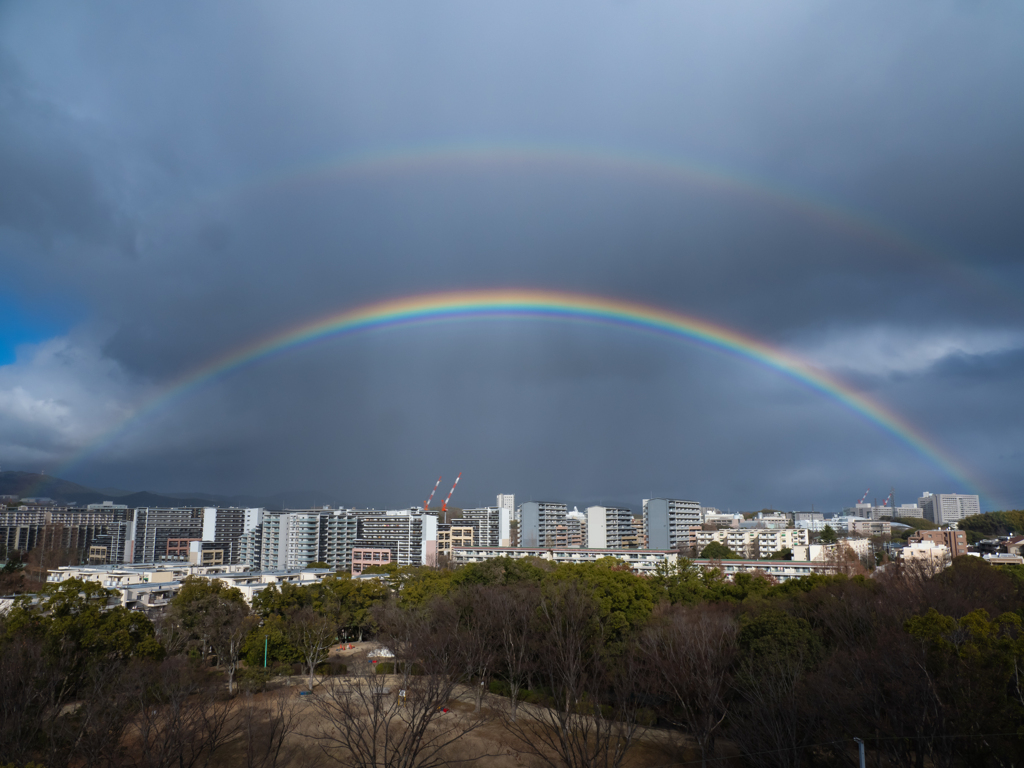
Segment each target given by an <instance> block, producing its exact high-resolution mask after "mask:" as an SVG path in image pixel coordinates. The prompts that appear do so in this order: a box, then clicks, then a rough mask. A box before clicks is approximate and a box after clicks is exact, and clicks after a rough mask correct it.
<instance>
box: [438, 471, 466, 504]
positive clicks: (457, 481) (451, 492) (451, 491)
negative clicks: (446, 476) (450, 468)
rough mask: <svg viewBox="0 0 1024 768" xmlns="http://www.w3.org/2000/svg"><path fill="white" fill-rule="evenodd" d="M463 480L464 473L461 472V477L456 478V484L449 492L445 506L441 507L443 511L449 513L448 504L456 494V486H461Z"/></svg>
mask: <svg viewBox="0 0 1024 768" xmlns="http://www.w3.org/2000/svg"><path fill="white" fill-rule="evenodd" d="M461 479H462V473H461V472H459V476H458V477H456V478H455V483H454V484H453V485H452V489H451V490H450V491H448V498H447V499H445V500H444V504H442V505H441V511H442V512H447V511H448V502H449V501H451V500H452V494H453V493H455V486H456V485H458V484H459V480H461Z"/></svg>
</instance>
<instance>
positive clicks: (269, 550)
mask: <svg viewBox="0 0 1024 768" xmlns="http://www.w3.org/2000/svg"><path fill="white" fill-rule="evenodd" d="M358 528H359V519H358V517H357V516H356V514H355V513H354V512H352V511H351V510H345V509H286V510H284V511H282V512H271V511H269V510H267V511H264V513H263V521H262V526H261V533H262V536H261V540H260V542H259V544H258V545H257V543H256V541H255V537H248V536H246V537H245V538H244V540H243V541H241V542H240V550H244V551H245V555H244V557H245V559H244V560H242V562H246V563H248V564H249V565H252V566H253V567H259V568H261V569H266V570H272V569H288V570H292V569H296V568H305V567H307V566H308V565H309V564H310V563H327V565H328V566H329V567H331V568H334V569H335V570H339V571H340V570H345V571H347V570H350V569H351V568H352V548H353V547H354V546H355V544H356V539H357V538H358ZM257 546H258V552H257ZM257 556H258V561H259V562H258V564H257V562H256V560H257Z"/></svg>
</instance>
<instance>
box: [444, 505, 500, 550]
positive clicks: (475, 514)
mask: <svg viewBox="0 0 1024 768" xmlns="http://www.w3.org/2000/svg"><path fill="white" fill-rule="evenodd" d="M508 498H510V499H511V498H513V497H512V496H511V495H510V494H509V495H508ZM511 519H512V513H511V511H510V510H509V509H508V508H507V507H502V506H497V507H478V508H476V509H464V510H462V514H461V515H460V516H459V517H458V518H455V519H453V520H452V521H451V523H452V525H472V526H474V530H475V531H476V546H481V547H510V546H512V543H511V540H510V533H509V525H510V522H511Z"/></svg>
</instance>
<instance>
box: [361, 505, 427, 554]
mask: <svg viewBox="0 0 1024 768" xmlns="http://www.w3.org/2000/svg"><path fill="white" fill-rule="evenodd" d="M355 514H357V515H358V518H359V537H358V541H357V544H358V546H359V547H361V548H373V547H377V548H379V547H382V546H384V547H386V548H389V549H391V551H392V552H393V554H394V558H393V562H396V563H398V565H435V564H436V563H437V515H428V514H425V513H424V512H423V510H421V509H398V510H372V509H368V510H358V511H357V512H356V513H355Z"/></svg>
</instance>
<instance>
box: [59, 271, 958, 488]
mask: <svg viewBox="0 0 1024 768" xmlns="http://www.w3.org/2000/svg"><path fill="white" fill-rule="evenodd" d="M480 317H522V318H550V319H556V320H574V321H584V322H591V323H599V324H606V325H616V326H620V327H626V328H632V329H636V330H639V331H644V332H652V333H659V334H662V335H666V336H670V337H673V338H677V339H683V340H687V341H690V342H695V343H699V344H702V345H704V346H706V347H710V348H713V349H717V350H719V351H722V352H725V353H728V354H732V355H735V356H738V357H740V358H743V359H747V360H750V361H753V362H756V363H758V364H760V365H763V366H765V367H767V368H770V369H774V370H776V371H780V372H782V373H784V374H786V375H788V376H790V377H791V378H793V379H795V380H797V381H799V382H801V383H803V384H804V385H806V386H808V387H810V388H811V389H813V390H816V391H818V392H820V393H822V394H824V395H826V396H828V397H831V398H832V399H834V400H836V401H838V402H839V403H841V404H843V405H844V406H846V407H847V408H849V409H851V410H852V411H854V412H856V413H858V414H860V415H861V416H863V417H865V418H866V419H868V420H869V421H871V422H873V423H875V424H876V425H878V426H879V427H881V428H882V429H884V430H885V431H887V432H888V433H890V434H892V435H893V436H895V437H896V438H898V439H899V440H901V441H903V442H904V443H906V444H907V445H909V446H910V447H912V448H913V449H914V450H915V451H916V452H918V453H919V454H920V455H922V456H923V457H925V458H926V459H928V460H929V461H930V462H932V463H933V464H934V465H936V466H937V467H939V468H940V469H942V471H943V472H944V473H946V474H948V475H949V476H950V477H951V478H953V479H955V480H956V481H958V482H959V483H960V484H961V485H962V486H964V487H965V488H967V489H970V490H974V489H975V488H976V483H975V482H974V481H972V480H971V479H970V477H969V473H968V472H967V471H966V470H965V469H963V468H962V467H960V466H959V465H958V463H957V462H956V460H955V459H954V458H953V457H952V456H949V455H948V454H946V453H945V452H944V451H943V450H942V449H941V448H939V447H938V446H936V445H934V444H933V443H932V441H930V440H929V439H928V438H927V437H926V436H925V435H924V434H923V433H921V432H920V431H919V430H917V429H916V428H915V427H913V426H912V425H911V424H909V423H908V422H907V421H905V420H904V419H902V418H901V417H899V416H898V415H896V414H895V413H893V412H892V411H890V410H889V409H887V408H885V407H884V406H883V405H881V404H880V403H878V402H876V401H874V400H872V399H871V398H869V397H868V396H866V395H864V394H862V393H859V392H857V391H856V390H854V389H853V388H851V387H850V386H848V385H847V384H845V383H844V382H842V381H841V380H840V379H838V378H837V377H835V376H833V375H832V374H830V373H828V372H826V371H823V370H821V369H819V368H816V367H815V366H813V365H812V364H811V363H809V362H808V361H806V360H803V359H802V358H800V357H798V356H797V355H794V354H792V353H790V352H787V351H785V350H783V349H780V348H778V347H774V346H772V345H770V344H767V343H765V342H763V341H760V340H758V339H755V338H753V337H751V336H749V335H746V334H743V333H741V332H739V331H736V330H733V329H729V328H726V327H723V326H721V325H716V324H714V323H710V322H708V321H706V320H702V319H700V318H696V317H691V316H687V315H684V314H681V313H678V312H675V311H670V310H667V309H662V308H657V307H652V306H648V305H644V304H639V303H635V302H630V301H623V300H619V299H612V298H606V297H599V296H588V295H582V294H573V293H565V292H555V291H542V290H474V291H456V292H447V293H433V294H426V295H418V296H408V297H403V298H398V299H389V300H385V301H379V302H375V303H371V304H367V305H363V306H359V307H354V308H351V309H347V310H343V311H341V312H338V313H335V314H332V315H330V316H327V317H323V318H320V319H318V320H315V321H313V322H310V323H306V324H304V325H301V326H298V327H294V328H291V329H289V330H286V331H283V332H281V333H278V334H275V335H273V336H270V337H268V338H263V339H260V340H258V341H255V342H253V343H251V344H249V345H246V346H244V347H242V348H239V349H236V350H234V351H232V352H231V353H229V354H227V355H225V356H222V357H220V358H218V359H216V360H214V361H212V362H210V363H208V364H207V365H204V366H202V367H200V368H198V369H195V370H193V371H192V372H191V373H189V374H187V375H185V376H183V377H181V378H179V379H178V380H177V381H176V382H174V383H173V384H172V385H170V386H169V387H168V388H167V389H166V390H165V391H164V392H163V394H161V395H159V396H158V397H156V398H155V399H153V400H152V401H150V402H149V403H147V404H146V405H144V406H143V407H142V408H140V409H139V410H137V411H136V412H135V413H134V414H133V415H132V416H130V417H129V418H128V419H126V420H125V421H123V422H122V423H120V424H119V425H117V426H116V427H115V428H114V429H112V430H110V431H108V432H107V433H106V434H105V435H104V436H103V437H102V438H101V439H100V440H99V441H96V442H94V443H93V444H92V445H91V446H89V447H88V448H87V449H86V451H85V452H83V453H80V454H79V456H78V457H76V459H74V460H73V461H72V462H69V464H71V463H77V460H78V459H79V458H80V457H82V456H84V455H86V454H88V453H91V452H93V451H95V450H96V449H97V448H99V447H100V446H101V445H103V444H105V443H107V442H109V441H110V440H112V439H113V438H114V437H116V436H117V435H118V434H120V433H121V432H122V431H123V430H124V429H125V427H127V426H128V425H129V424H130V423H133V422H135V421H137V420H139V419H140V418H142V417H144V416H146V415H148V414H152V413H154V412H156V411H158V410H160V409H162V408H164V407H166V406H168V405H169V404H171V403H172V402H174V401H176V400H178V399H180V398H182V397H185V396H187V395H188V394H189V393H190V392H192V391H194V390H195V389H197V388H199V387H201V386H203V385H204V384H207V383H209V382H212V381H213V380H215V379H218V378H220V377H222V376H226V375H228V374H230V373H231V372H233V371H236V370H238V369H240V368H243V367H245V366H247V365H250V364H253V363H255V362H257V361H260V360H264V359H266V358H268V357H271V356H273V355H275V354H278V353H283V352H286V351H288V350H291V349H294V348H297V347H300V346H302V345H305V344H310V343H313V342H315V341H318V340H322V339H326V338H331V337H339V336H344V335H348V334H355V333H361V332H365V331H369V330H372V329H375V328H385V327H389V326H400V325H408V324H421V323H429V322H444V321H458V320H464V319H468V318H480ZM66 466H68V465H65V467H66Z"/></svg>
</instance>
